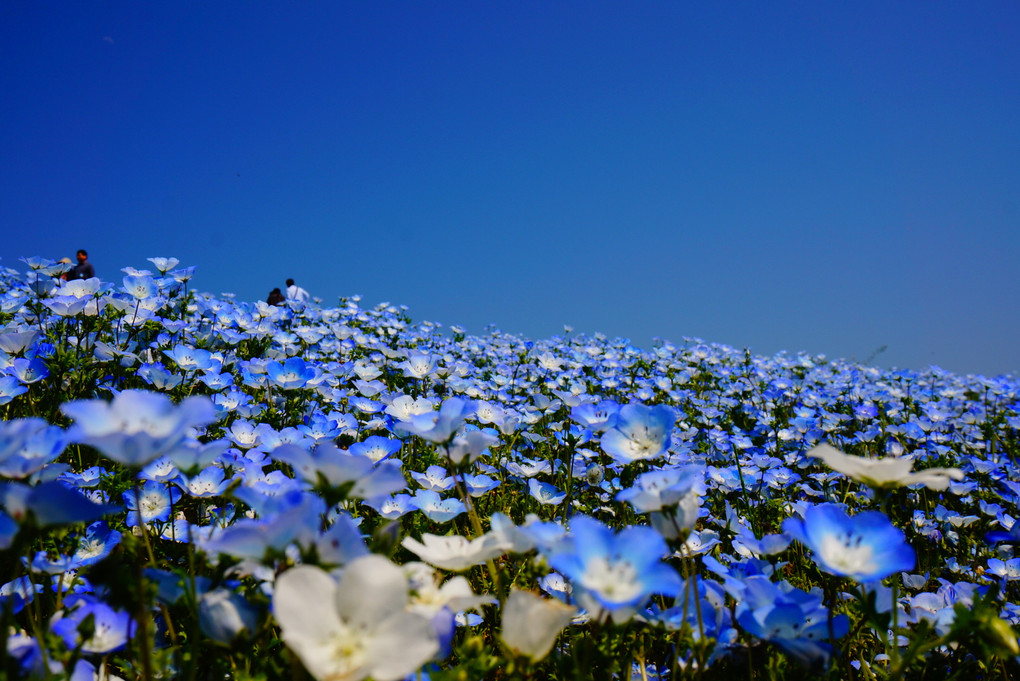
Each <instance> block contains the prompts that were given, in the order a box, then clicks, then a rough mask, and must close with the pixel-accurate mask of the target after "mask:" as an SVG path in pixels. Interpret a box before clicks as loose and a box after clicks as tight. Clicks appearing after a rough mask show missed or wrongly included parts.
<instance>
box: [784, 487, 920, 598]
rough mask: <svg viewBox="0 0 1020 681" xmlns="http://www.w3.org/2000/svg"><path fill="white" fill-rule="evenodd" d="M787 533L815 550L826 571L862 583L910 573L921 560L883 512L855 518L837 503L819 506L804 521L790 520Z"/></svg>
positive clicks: (786, 526)
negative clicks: (898, 573) (918, 560)
mask: <svg viewBox="0 0 1020 681" xmlns="http://www.w3.org/2000/svg"><path fill="white" fill-rule="evenodd" d="M783 530H784V531H785V532H786V533H788V534H790V535H792V536H793V538H794V539H796V540H797V541H799V542H800V543H802V544H804V545H805V546H807V547H808V548H809V549H811V551H812V553H813V554H814V559H815V562H816V563H818V565H819V567H821V568H822V569H823V570H825V571H826V572H829V573H831V574H834V575H842V576H844V577H851V578H853V579H855V580H857V581H858V582H870V581H874V580H881V579H885V578H886V577H888V576H889V575H893V574H896V573H897V572H909V571H910V570H913V569H914V565H915V563H916V561H917V559H916V555H915V554H914V549H913V548H911V546H910V544H908V543H907V540H906V537H904V535H903V532H902V531H901V530H899V529H898V528H896V527H895V526H894V525H893V524H892V523H891V522H890V521H889V519H888V518H886V517H885V515H884V514H882V513H881V512H879V511H865V512H863V513H859V514H857V515H855V516H852V517H851V516H848V515H847V514H846V513H845V512H844V511H843V510H842V509H841V508H840V507H839V506H837V505H836V504H818V505H815V506H808V507H807V508H806V509H805V510H804V518H803V520H801V519H798V518H788V519H787V520H786V522H784V523H783Z"/></svg>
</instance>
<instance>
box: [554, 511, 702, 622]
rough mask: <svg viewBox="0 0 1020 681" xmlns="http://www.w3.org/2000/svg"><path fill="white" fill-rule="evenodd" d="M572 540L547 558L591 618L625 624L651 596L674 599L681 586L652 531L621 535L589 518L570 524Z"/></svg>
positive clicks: (633, 528)
mask: <svg viewBox="0 0 1020 681" xmlns="http://www.w3.org/2000/svg"><path fill="white" fill-rule="evenodd" d="M568 537H569V541H567V542H563V543H561V544H560V545H559V547H558V548H556V549H554V550H553V552H552V554H551V555H549V556H548V561H549V564H550V565H551V566H552V567H553V569H555V570H556V571H558V572H559V573H561V574H562V575H563V576H565V577H566V578H567V579H569V580H570V581H571V583H572V584H573V587H574V596H575V598H576V599H577V602H578V603H579V604H580V605H581V606H582V607H584V608H585V609H587V610H588V611H589V612H590V613H591V614H592V616H593V617H596V618H598V619H604V618H606V617H608V618H611V619H612V620H613V621H614V622H625V621H627V620H629V619H630V618H631V617H632V616H633V615H634V613H635V612H636V611H637V610H638V609H639V608H641V607H642V606H643V605H644V604H645V603H646V602H647V601H648V599H649V598H651V596H652V594H663V595H666V596H676V595H677V594H678V593H680V590H681V588H682V584H681V581H680V577H679V576H678V575H677V573H676V571H675V570H674V569H673V568H672V567H670V566H669V565H667V564H666V563H664V562H662V557H663V556H665V555H666V554H668V553H669V549H668V548H667V546H666V541H665V540H664V539H663V538H662V537H661V536H660V535H659V533H658V532H656V531H655V530H653V529H651V528H648V527H637V526H631V527H626V528H624V529H623V530H621V531H620V532H619V533H614V532H613V530H612V529H611V528H608V527H606V526H605V525H603V524H602V523H600V522H598V521H597V520H594V519H592V518H589V517H587V516H583V515H579V516H575V517H574V518H573V519H572V520H571V522H570V534H569V535H568Z"/></svg>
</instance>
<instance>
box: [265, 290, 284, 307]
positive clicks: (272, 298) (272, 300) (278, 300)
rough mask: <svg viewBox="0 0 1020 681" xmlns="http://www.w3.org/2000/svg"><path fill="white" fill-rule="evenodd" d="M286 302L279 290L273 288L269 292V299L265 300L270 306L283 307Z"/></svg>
mask: <svg viewBox="0 0 1020 681" xmlns="http://www.w3.org/2000/svg"><path fill="white" fill-rule="evenodd" d="M286 300H287V299H286V298H284V297H283V294H282V293H280V289H278V288H274V289H273V290H272V291H270V292H269V297H268V298H266V302H267V303H269V304H270V305H283V304H284V302H286Z"/></svg>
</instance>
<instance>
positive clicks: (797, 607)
mask: <svg viewBox="0 0 1020 681" xmlns="http://www.w3.org/2000/svg"><path fill="white" fill-rule="evenodd" d="M745 586H746V589H745V592H744V594H743V597H742V598H741V599H740V600H739V601H738V602H737V609H736V616H737V623H738V624H739V625H740V626H741V627H742V628H743V629H744V631H746V632H748V633H749V634H751V635H752V636H757V637H758V638H760V639H762V640H764V641H770V642H772V643H775V644H776V645H778V646H779V647H780V648H782V649H783V650H784V651H786V653H788V654H789V655H791V656H792V657H794V658H795V659H796V660H797V661H798V662H800V663H801V664H804V665H811V666H816V665H824V664H826V663H828V661H829V658H830V657H831V656H832V647H831V646H830V645H829V643H827V641H828V639H829V611H828V610H827V609H826V608H825V606H824V605H822V595H821V593H820V590H819V591H816V592H811V593H809V592H806V591H802V590H800V589H797V588H795V587H793V586H790V585H789V584H787V583H785V582H784V583H782V584H778V585H777V584H773V583H772V582H770V581H768V578H767V577H748V578H747V580H746V581H745ZM849 631H850V620H849V619H848V618H847V616H846V615H836V616H834V617H833V618H832V635H833V637H834V638H842V637H843V636H846V635H847V633H848V632H849Z"/></svg>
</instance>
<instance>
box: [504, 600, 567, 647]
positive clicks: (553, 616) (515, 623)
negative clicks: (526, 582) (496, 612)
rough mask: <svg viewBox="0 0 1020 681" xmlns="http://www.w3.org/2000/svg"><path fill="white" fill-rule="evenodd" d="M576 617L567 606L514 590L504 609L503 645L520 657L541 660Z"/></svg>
mask: <svg viewBox="0 0 1020 681" xmlns="http://www.w3.org/2000/svg"><path fill="white" fill-rule="evenodd" d="M576 614H577V609H576V608H574V607H572V606H569V605H566V604H565V603H560V602H559V601H556V600H553V599H551V598H542V597H541V596H536V595H535V594H533V593H531V592H530V591H518V590H517V589H513V590H512V591H511V592H510V598H508V599H507V601H506V605H504V606H503V632H502V636H503V642H504V643H506V644H507V646H508V647H510V648H511V649H512V650H513V651H514V652H516V653H517V654H518V655H524V656H525V657H528V658H530V659H531V660H534V661H537V660H541V659H542V658H543V657H545V656H546V655H548V654H549V651H550V650H552V646H553V643H555V642H556V637H557V636H558V635H559V633H560V631H561V630H562V629H563V627H565V626H567V625H568V624H570V621H571V620H572V619H573V618H574V615H576Z"/></svg>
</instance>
